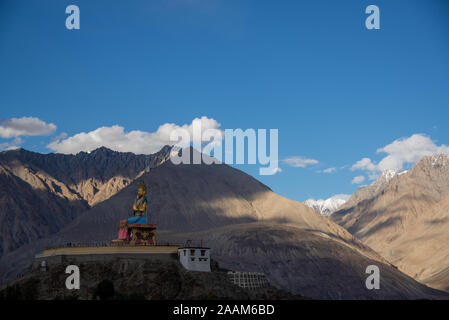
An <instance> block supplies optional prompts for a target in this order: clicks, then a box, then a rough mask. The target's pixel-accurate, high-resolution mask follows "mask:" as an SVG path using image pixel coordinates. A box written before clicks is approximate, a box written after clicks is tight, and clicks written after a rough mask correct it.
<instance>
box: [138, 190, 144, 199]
mask: <svg viewBox="0 0 449 320" xmlns="http://www.w3.org/2000/svg"><path fill="white" fill-rule="evenodd" d="M145 193H146V192H145V190H144V189H143V188H139V189H138V190H137V195H138V196H139V198H141V197H143V196H144V195H145Z"/></svg>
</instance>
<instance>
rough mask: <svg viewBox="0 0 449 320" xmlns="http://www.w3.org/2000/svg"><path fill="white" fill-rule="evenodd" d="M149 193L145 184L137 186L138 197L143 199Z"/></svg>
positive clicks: (140, 183)
mask: <svg viewBox="0 0 449 320" xmlns="http://www.w3.org/2000/svg"><path fill="white" fill-rule="evenodd" d="M146 193H147V186H146V185H145V182H144V181H142V182H139V183H138V184H137V196H138V197H139V198H141V197H143V196H144V195H145V194H146Z"/></svg>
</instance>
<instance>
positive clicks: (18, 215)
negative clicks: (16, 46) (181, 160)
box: [0, 147, 449, 299]
mask: <svg viewBox="0 0 449 320" xmlns="http://www.w3.org/2000/svg"><path fill="white" fill-rule="evenodd" d="M184 152H191V153H193V152H196V151H195V150H193V149H188V150H184ZM169 157H170V147H164V148H163V149H162V150H161V151H160V152H158V153H156V154H154V155H150V156H140V155H133V154H128V153H119V152H114V151H111V150H108V149H106V148H100V149H97V150H95V151H93V152H91V153H89V154H87V153H79V154H77V155H59V154H49V155H42V154H36V153H32V152H28V151H26V150H16V151H7V152H2V153H0V164H1V166H2V168H4V171H1V172H0V179H2V181H4V184H2V189H1V194H0V199H1V200H0V205H1V206H0V219H1V220H0V221H1V228H2V233H1V236H2V239H1V241H2V247H3V248H4V249H3V251H2V256H1V258H0V279H2V280H8V279H13V278H14V277H16V276H17V275H18V274H20V273H22V272H23V271H24V270H26V269H27V268H28V267H29V266H30V264H31V262H32V260H33V257H34V254H36V253H38V252H39V251H41V250H43V249H44V248H46V247H49V246H57V245H64V244H66V243H67V242H99V241H104V242H108V241H110V240H111V239H114V238H115V237H116V236H117V229H118V221H119V220H121V219H124V218H127V217H128V216H129V214H130V212H131V206H132V202H133V200H134V198H135V195H136V191H137V183H138V182H139V181H141V180H143V181H145V182H146V184H147V186H148V200H149V219H150V221H151V222H152V223H155V224H157V225H158V241H159V243H178V244H183V243H185V242H186V241H187V240H192V241H193V242H196V243H203V244H204V245H207V246H209V247H211V250H212V256H213V258H214V259H215V260H217V261H218V262H219V263H220V265H221V266H223V267H224V268H227V269H232V270H242V271H259V272H264V273H265V274H266V275H267V278H268V279H269V281H270V283H271V284H273V285H274V286H276V287H278V288H280V289H283V290H287V291H290V292H292V293H294V294H301V295H304V296H308V297H312V298H316V299H421V298H429V299H448V298H449V294H447V293H444V292H442V291H438V290H435V289H432V288H429V287H427V286H425V285H423V284H421V283H419V282H417V281H416V280H414V279H413V278H411V277H410V276H408V275H406V274H404V273H403V272H401V271H399V270H397V268H395V266H393V265H392V264H391V263H389V262H388V261H387V260H386V259H385V258H384V257H382V256H381V255H379V254H378V253H377V252H375V251H374V250H373V249H371V248H370V247H369V246H368V245H366V244H364V243H362V242H361V241H359V240H358V239H357V238H356V237H355V236H354V235H352V234H351V233H350V232H348V231H347V230H346V229H345V228H343V227H342V226H340V225H338V224H337V223H334V222H333V221H332V220H331V219H328V218H326V217H324V216H322V215H321V214H319V213H317V212H316V211H314V210H313V209H311V208H309V207H308V206H306V205H304V204H303V203H300V202H297V201H293V200H290V199H287V198H285V197H282V196H280V195H277V194H276V193H274V192H273V191H272V190H271V189H270V188H268V187H267V186H265V185H264V184H262V183H261V182H259V181H258V180H256V179H254V178H253V177H251V176H250V175H248V174H246V173H244V172H242V171H240V170H237V169H235V168H232V167H230V166H228V165H226V164H212V165H207V164H205V163H201V164H195V165H187V164H181V165H174V164H173V163H172V162H171V161H167V160H168V159H169ZM27 168H28V169H27ZM27 170H28V171H27ZM55 186H56V187H55ZM37 199H42V200H41V202H37V201H38V200H37ZM58 201H60V202H61V203H60V205H59V206H56V204H59V202H58ZM55 202H56V204H55ZM348 202H349V201H348ZM40 205H42V207H36V206H40ZM50 209H53V211H51V210H50ZM68 212H70V213H68ZM339 212H341V211H339ZM334 215H335V214H334ZM332 216H333V215H332ZM41 226H45V227H46V229H45V228H42V229H43V230H44V231H41ZM4 230H5V231H4ZM10 230H14V232H10ZM369 265H377V266H378V267H379V269H380V272H381V279H382V285H381V288H380V289H379V290H368V289H367V288H366V286H365V280H366V278H367V276H368V275H367V274H366V268H367V267H368V266H369Z"/></svg>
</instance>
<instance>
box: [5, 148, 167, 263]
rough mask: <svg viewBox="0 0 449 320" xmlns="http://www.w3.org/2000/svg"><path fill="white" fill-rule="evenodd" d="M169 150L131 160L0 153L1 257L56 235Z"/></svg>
mask: <svg viewBox="0 0 449 320" xmlns="http://www.w3.org/2000/svg"><path fill="white" fill-rule="evenodd" d="M169 151H170V148H169V147H165V148H163V149H162V150H161V151H160V152H158V153H156V154H154V155H134V154H132V153H120V152H114V151H112V150H109V149H106V148H99V149H97V150H95V151H93V152H91V153H85V152H81V153H78V154H77V155H63V154H39V153H35V152H30V151H26V150H23V149H18V150H12V151H4V152H0V257H1V256H2V255H3V254H5V253H7V252H9V251H11V250H14V249H16V248H18V247H20V246H21V245H23V244H26V243H28V242H32V241H35V240H37V239H39V238H41V237H43V236H46V235H49V234H52V233H55V232H56V231H58V230H59V229H60V228H61V227H63V226H65V225H66V224H67V223H69V222H70V221H72V220H73V219H74V218H75V217H76V216H77V215H78V214H79V213H81V212H83V211H85V210H87V209H88V208H90V207H91V206H93V205H95V204H97V203H99V202H101V201H104V200H105V199H108V198H109V197H111V196H112V195H114V194H116V193H117V192H118V191H120V190H121V189H123V188H124V187H125V186H127V185H129V183H131V182H132V181H133V180H134V179H135V178H137V177H138V176H139V175H141V174H143V173H144V172H147V171H149V170H150V169H151V168H153V167H155V166H158V165H159V164H161V163H163V162H164V161H165V160H166V159H167V157H168V155H169Z"/></svg>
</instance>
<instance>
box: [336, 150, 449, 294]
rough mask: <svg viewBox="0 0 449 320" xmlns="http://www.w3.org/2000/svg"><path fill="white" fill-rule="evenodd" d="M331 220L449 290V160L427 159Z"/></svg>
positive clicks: (368, 190) (386, 177)
mask: <svg viewBox="0 0 449 320" xmlns="http://www.w3.org/2000/svg"><path fill="white" fill-rule="evenodd" d="M330 219H331V220H332V221H334V222H336V223H338V224H340V225H341V226H343V227H344V228H345V229H347V230H348V231H349V232H351V233H352V234H353V235H354V236H355V237H357V238H358V239H360V240H361V241H362V242H363V243H364V244H366V245H368V246H369V247H371V248H373V249H374V250H375V251H376V252H378V253H379V254H380V255H381V256H383V257H384V258H385V259H387V260H388V261H389V262H391V263H392V264H394V265H396V266H397V267H398V268H399V270H401V271H403V272H404V273H406V274H408V275H410V276H412V277H414V278H415V279H417V280H419V281H420V282H422V283H425V284H428V285H430V286H432V287H434V288H439V289H443V290H446V291H448V290H449V246H448V245H447V244H448V243H449V232H448V230H449V156H448V155H442V154H440V155H434V156H426V157H424V158H422V159H421V160H420V161H419V162H418V163H416V164H415V166H414V167H413V168H412V169H411V170H409V171H407V172H405V173H401V174H392V173H391V172H385V173H384V174H382V175H381V176H380V177H379V179H378V180H377V181H376V182H375V183H373V184H372V185H370V186H366V187H362V188H360V189H359V190H357V191H356V192H355V193H354V194H353V195H352V197H351V198H350V199H349V200H348V201H347V202H346V203H345V204H344V205H343V206H342V207H340V208H339V209H338V210H337V211H336V212H334V213H333V214H332V215H331V216H330Z"/></svg>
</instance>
